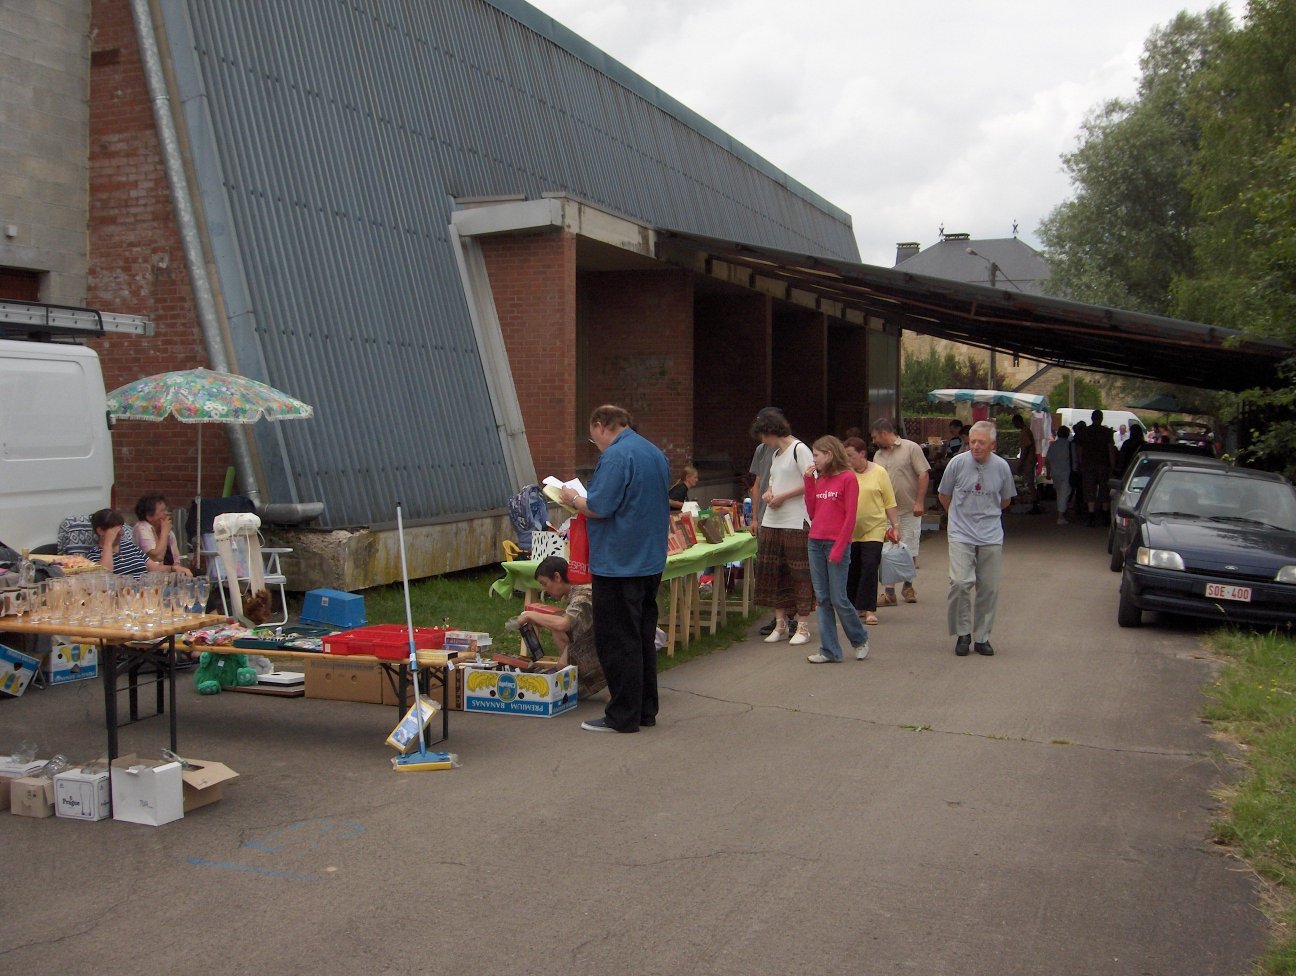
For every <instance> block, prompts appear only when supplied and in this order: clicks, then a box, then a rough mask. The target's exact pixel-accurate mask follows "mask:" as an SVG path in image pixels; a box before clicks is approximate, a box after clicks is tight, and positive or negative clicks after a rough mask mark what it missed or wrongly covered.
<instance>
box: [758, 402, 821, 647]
mask: <svg viewBox="0 0 1296 976" xmlns="http://www.w3.org/2000/svg"><path fill="white" fill-rule="evenodd" d="M752 434H753V435H754V436H755V437H757V438H758V439H759V440H760V441H761V442H762V443H763V444H765V446H766V447H768V448H769V449H770V451H771V458H770V476H769V487H767V488H766V489H765V492H764V494H763V495H762V498H763V500H764V502H765V514H764V518H763V520H762V521H761V526H760V536H759V537H758V539H757V549H756V602H757V603H758V604H760V605H761V606H764V607H773V608H774V629H773V630H772V631H770V634H769V636H768V637H766V638H765V642H766V643H767V644H773V643H776V642H778V641H781V640H787V641H789V643H792V644H808V643H809V642H810V611H811V610H813V609H814V587H813V585H812V583H811V579H810V557H809V552H808V549H807V546H806V539H807V536H806V524H807V522H809V517H808V515H807V514H806V505H805V474H806V472H807V471H809V470H812V469H813V468H814V457H813V455H812V454H811V452H810V448H808V447H806V446H805V445H804V444H802V443H801V442H800V441H799V440H797V439H796V438H795V437H793V436H792V428H791V427H789V426H788V422H787V419H786V418H784V416H783V415H782V414H781V413H777V412H774V413H771V412H767V411H762V412H761V413H760V414H759V415H758V416H757V417H756V422H755V423H753V424H752ZM791 617H795V618H796V629H795V630H792V629H791V628H789V626H788V619H789V618H791Z"/></svg>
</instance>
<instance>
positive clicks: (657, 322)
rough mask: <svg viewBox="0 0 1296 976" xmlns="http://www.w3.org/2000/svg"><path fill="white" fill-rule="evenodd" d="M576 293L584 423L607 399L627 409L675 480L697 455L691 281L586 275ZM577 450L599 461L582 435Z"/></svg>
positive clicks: (670, 275) (675, 276)
mask: <svg viewBox="0 0 1296 976" xmlns="http://www.w3.org/2000/svg"><path fill="white" fill-rule="evenodd" d="M577 296H578V306H577V307H578V330H579V333H580V341H581V344H582V346H583V347H584V349H585V354H586V361H585V364H584V384H583V395H582V397H581V402H580V403H579V404H578V410H579V411H580V413H581V415H582V420H583V419H587V418H588V415H589V411H590V410H592V409H593V408H595V407H597V406H599V405H601V404H604V403H615V404H618V405H619V406H622V407H625V408H626V409H627V410H629V411H630V413H631V415H632V416H633V417H634V419H635V424H636V426H637V427H638V430H639V433H641V434H643V436H644V437H646V438H648V439H649V440H650V441H652V442H653V443H654V444H656V445H657V446H658V447H660V448H661V449H662V451H664V452H665V454H666V457H667V459H668V460H669V461H670V466H671V477H672V479H674V478H675V477H677V476H678V473H679V468H680V467H682V466H683V465H684V464H687V463H688V462H689V461H690V460H692V458H693V283H692V278H691V277H690V276H689V274H688V273H687V272H685V271H677V270H665V271H609V272H582V273H581V274H579V275H578V278H577ZM582 430H583V424H582ZM577 451H578V453H577V462H578V464H584V465H587V466H592V465H593V464H594V463H595V461H596V460H597V452H596V451H595V449H594V448H593V447H592V446H590V445H588V444H586V443H585V441H584V439H582V440H580V441H579V442H578V448H577Z"/></svg>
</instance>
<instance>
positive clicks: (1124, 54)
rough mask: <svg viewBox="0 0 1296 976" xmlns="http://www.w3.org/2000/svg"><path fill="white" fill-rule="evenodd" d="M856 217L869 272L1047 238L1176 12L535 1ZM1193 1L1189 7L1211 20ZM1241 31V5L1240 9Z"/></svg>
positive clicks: (987, 1) (1129, 7) (1108, 3)
mask: <svg viewBox="0 0 1296 976" xmlns="http://www.w3.org/2000/svg"><path fill="white" fill-rule="evenodd" d="M533 2H534V3H535V5H536V6H537V7H539V8H540V9H541V10H543V11H544V12H545V13H548V14H549V15H550V16H552V17H554V19H555V20H557V21H558V22H560V23H561V24H563V25H564V26H565V27H567V28H568V29H570V30H572V31H573V32H575V33H577V34H579V35H581V36H582V37H584V38H585V39H586V40H588V41H589V42H590V43H592V44H594V45H596V46H597V47H599V48H601V49H602V50H604V51H605V52H606V53H607V54H609V55H611V56H612V57H614V58H616V59H617V60H618V61H621V62H622V63H624V64H626V65H627V66H629V67H630V68H632V69H633V70H634V71H636V72H638V73H639V74H641V75H643V76H644V77H645V78H646V79H647V80H648V81H649V82H650V83H652V84H654V85H656V86H657V87H659V88H661V89H662V90H663V91H665V92H667V93H668V94H670V95H671V96H673V97H674V98H676V99H678V100H679V101H681V102H683V103H684V104H685V105H687V106H688V107H689V108H691V109H692V110H693V111H695V112H697V113H698V114H699V115H702V116H703V117H705V118H707V119H709V120H710V121H711V122H713V123H715V124H716V125H717V126H719V127H720V128H721V129H723V130H725V131H726V132H728V133H729V134H730V135H732V136H733V137H734V138H736V139H738V140H739V141H740V142H742V143H744V144H746V145H747V146H749V147H750V148H751V149H752V150H753V151H755V152H757V153H759V154H760V155H762V156H764V157H765V158H766V159H768V160H769V161H770V162H771V163H773V164H774V165H775V166H777V167H778V168H780V169H782V170H784V171H785V172H787V173H788V174H790V175H791V176H792V177H793V178H794V179H796V180H798V181H799V182H801V183H803V184H804V185H806V186H808V187H809V188H810V189H812V190H813V191H815V192H816V193H818V194H819V195H820V196H822V197H824V198H825V199H827V200H829V201H831V202H832V203H834V204H836V205H837V206H839V207H841V208H842V209H843V210H845V211H847V212H848V213H850V214H851V215H852V217H853V219H854V226H855V234H856V239H857V240H858V242H859V248H860V257H861V260H863V261H865V262H868V263H873V264H883V265H889V264H891V263H892V261H893V260H894V256H895V244H896V242H897V241H901V240H917V241H920V242H921V243H922V244H923V246H924V247H925V246H927V245H929V244H932V243H934V242H935V240H936V233H937V229H938V227H939V226H940V225H941V224H942V223H943V224H944V226H945V229H946V230H947V231H966V232H967V233H970V234H972V235H973V237H1007V236H1009V235H1010V234H1011V232H1012V222H1013V221H1014V220H1016V221H1017V222H1018V224H1019V227H1020V236H1021V237H1022V238H1023V239H1024V240H1026V241H1027V242H1028V243H1031V244H1034V245H1036V246H1038V241H1037V239H1036V237H1035V230H1036V228H1037V227H1038V226H1039V223H1040V221H1041V220H1043V218H1044V217H1045V216H1047V214H1048V213H1049V211H1050V210H1052V209H1053V207H1055V206H1057V205H1058V204H1059V203H1061V202H1062V201H1063V200H1065V199H1066V198H1067V196H1068V195H1069V194H1070V186H1069V184H1068V181H1067V178H1066V175H1065V174H1064V173H1063V172H1062V169H1061V163H1060V160H1059V156H1060V154H1062V153H1064V152H1067V151H1070V150H1071V149H1073V148H1074V147H1075V138H1076V135H1077V133H1078V132H1079V128H1080V123H1081V121H1082V120H1083V118H1084V116H1085V114H1086V113H1087V112H1088V111H1089V110H1091V109H1092V108H1094V107H1095V106H1097V105H1098V104H1100V103H1101V102H1103V101H1106V100H1107V99H1109V98H1114V97H1119V96H1128V95H1131V94H1132V93H1133V91H1134V86H1135V82H1136V80H1137V77H1138V58H1139V55H1140V53H1141V52H1142V48H1143V42H1144V41H1145V40H1146V38H1147V37H1148V35H1149V33H1150V32H1151V31H1152V29H1153V27H1155V26H1158V25H1164V24H1166V23H1167V22H1169V21H1170V20H1171V19H1172V18H1173V17H1174V16H1175V14H1177V13H1178V12H1179V11H1180V10H1182V9H1184V5H1183V2H1182V0H1141V2H1140V3H1137V4H1131V3H1128V0H1092V2H1090V3H1088V4H1053V3H1039V2H1027V0H983V2H980V3H967V2H966V0H933V2H930V3H928V4H926V5H923V6H922V7H913V6H894V7H887V8H883V7H882V6H881V5H875V4H864V3H859V2H858V0H803V2H802V3H800V4H788V3H787V2H786V0H707V2H706V3H703V4H699V3H696V2H695V0H640V2H626V0H610V2H609V0H533ZM1206 6H1207V4H1206V3H1205V2H1201V0H1199V2H1197V3H1196V4H1195V6H1193V7H1190V8H1189V9H1196V10H1204V9H1205V8H1206ZM1233 6H1234V10H1235V15H1236V8H1237V3H1234V4H1233Z"/></svg>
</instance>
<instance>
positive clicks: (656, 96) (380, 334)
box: [160, 0, 858, 527]
mask: <svg viewBox="0 0 1296 976" xmlns="http://www.w3.org/2000/svg"><path fill="white" fill-rule="evenodd" d="M160 9H161V12H162V24H163V26H164V28H165V32H166V35H167V39H168V42H169V49H170V56H171V59H172V64H173V68H174V74H175V78H176V84H177V87H178V88H179V95H180V100H179V101H180V104H181V105H182V106H183V112H184V116H185V126H186V135H187V136H188V139H189V143H190V146H191V155H192V158H193V162H194V168H195V170H196V192H198V193H199V194H200V195H201V197H202V202H203V207H204V212H205V215H206V218H207V224H208V234H209V244H210V246H211V248H212V252H213V255H214V258H215V263H216V268H217V274H218V276H219V281H220V288H221V293H222V297H223V299H224V302H225V305H226V311H227V315H228V317H229V319H230V321H231V323H232V324H233V327H234V328H233V332H234V340H233V341H234V346H235V348H234V352H235V355H236V357H237V359H238V362H239V365H240V368H242V369H243V370H244V371H245V372H248V373H249V374H250V375H253V376H256V377H258V378H262V379H265V380H267V381H268V382H270V383H272V384H273V385H275V386H277V387H279V388H282V389H285V390H287V391H289V392H291V393H292V394H294V395H295V396H298V397H301V398H302V399H304V400H306V401H308V402H310V403H312V404H314V405H315V406H316V409H317V419H316V420H314V421H312V422H310V423H306V424H297V425H293V426H292V429H287V427H288V425H262V427H261V428H258V429H257V430H256V436H257V438H258V442H259V445H260V448H261V452H260V453H261V457H262V460H263V463H264V464H265V466H266V471H265V472H264V480H265V482H266V484H267V486H268V488H269V489H270V491H271V493H272V494H273V497H274V500H275V501H293V500H322V501H323V502H324V503H325V514H324V516H323V518H322V519H321V522H322V523H323V524H324V525H326V526H330V527H338V526H345V525H363V524H371V523H374V522H382V521H387V520H388V519H390V517H391V513H392V511H393V508H394V505H395V502H396V501H397V500H400V501H402V502H403V503H404V505H405V511H406V515H407V517H408V518H411V519H427V518H438V517H446V516H451V515H454V514H457V513H467V512H473V511H480V510H486V509H491V508H496V507H498V506H499V505H500V504H502V502H503V501H504V499H505V498H506V497H507V496H508V493H509V491H510V485H509V483H508V480H509V479H508V475H507V470H506V466H505V463H504V459H503V453H502V448H501V445H500V441H499V437H498V436H497V433H496V429H495V419H494V416H493V413H492V410H491V404H490V399H489V395H488V391H487V387H486V383H485V379H484V376H483V370H482V366H481V363H480V360H479V355H478V351H477V346H476V343H475V341H474V337H473V331H472V325H471V322H470V320H469V316H468V311H467V308H466V306H465V302H464V296H463V289H462V284H461V283H460V281H459V278H458V273H457V270H456V266H455V261H454V256H453V252H452V250H451V244H450V241H449V239H448V235H447V232H446V226H447V224H448V223H449V216H450V213H451V211H452V210H453V208H454V203H453V201H454V199H455V198H465V197H481V196H496V195H508V194H525V195H527V196H531V197H538V196H539V195H540V194H542V193H545V192H566V193H570V194H572V195H576V196H580V197H583V198H584V199H587V200H589V201H591V202H593V203H595V204H597V205H600V206H603V207H606V208H608V209H611V210H615V211H619V212H622V213H625V214H627V215H629V216H632V217H634V218H637V219H639V220H642V221H644V222H645V223H649V224H658V225H665V226H676V227H687V228H690V229H692V230H695V231H696V232H698V233H701V234H707V235H712V236H718V237H725V238H731V239H735V240H746V241H752V242H755V243H758V244H768V245H770V246H778V247H784V248H790V249H795V250H798V251H801V250H804V251H809V252H814V253H822V254H825V255H830V256H836V257H840V258H846V259H848V260H849V259H854V258H856V257H857V255H858V252H857V251H856V246H855V242H854V237H853V234H852V231H851V227H850V223H849V219H848V218H847V217H846V215H845V214H844V213H842V212H841V211H840V210H837V209H836V208H834V207H832V206H831V205H830V204H827V203H826V202H825V201H823V200H821V199H820V198H818V197H816V196H815V195H814V194H812V193H810V191H808V190H806V189H805V188H804V187H801V186H800V184H798V183H796V182H795V181H794V180H791V179H790V178H789V177H787V176H786V175H785V174H781V173H779V171H778V170H776V169H775V168H774V167H772V166H770V165H769V164H768V163H766V162H764V161H763V160H760V159H759V157H756V156H755V155H754V154H753V153H751V152H750V150H747V149H746V148H745V147H742V146H741V144H738V143H736V142H734V141H733V140H732V139H729V138H728V137H727V136H725V135H724V133H721V132H720V131H719V130H718V129H716V128H715V127H714V126H711V125H710V124H709V123H706V122H705V120H701V119H700V118H699V117H697V116H696V115H695V114H693V113H690V112H689V111H688V110H687V109H685V108H684V107H683V106H681V105H679V104H678V103H676V102H673V100H671V99H669V97H668V96H665V95H664V94H663V93H660V92H657V91H656V90H655V89H653V88H652V86H651V85H648V84H647V82H644V81H643V79H640V78H638V76H635V75H634V74H633V73H632V72H629V71H628V69H626V68H624V66H621V65H619V64H617V63H616V62H615V61H613V60H612V59H610V58H607V57H606V55H602V53H601V52H598V51H597V49H594V48H592V47H591V46H590V45H588V44H585V43H584V42H582V41H580V40H579V38H576V37H575V35H572V34H570V32H567V31H565V30H564V29H561V28H560V27H558V25H556V24H554V23H553V22H552V21H551V20H549V19H548V18H546V17H544V16H543V15H541V14H539V12H538V11H535V10H534V8H531V7H530V6H529V5H527V4H522V3H518V2H502V0H500V2H496V3H494V4H492V3H487V2H485V0H437V2H435V3H402V4H394V3H380V2H376V0H371V2H363V0H354V2H342V0H335V2H323V0H275V2H274V3H210V2H208V0H163V2H162V3H161V4H160ZM538 31H539V32H538ZM600 69H601V70H600Z"/></svg>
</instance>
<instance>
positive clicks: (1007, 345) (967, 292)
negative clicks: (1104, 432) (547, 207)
mask: <svg viewBox="0 0 1296 976" xmlns="http://www.w3.org/2000/svg"><path fill="white" fill-rule="evenodd" d="M657 240H658V243H657V255H658V257H659V258H661V259H662V260H665V261H670V262H672V263H675V264H680V265H683V266H685V267H688V268H691V269H692V270H694V271H697V272H699V273H703V274H708V275H713V276H716V277H721V278H723V279H724V280H727V281H729V282H732V283H736V284H740V285H745V286H746V287H750V288H758V289H759V290H761V291H763V292H765V293H766V294H776V296H777V290H776V289H777V287H782V288H784V289H786V294H785V296H784V297H786V298H787V299H788V300H797V294H798V293H800V295H801V296H805V295H806V293H810V294H812V295H813V296H814V301H813V304H814V305H815V306H816V307H819V308H821V309H823V310H825V311H829V312H830V313H831V312H832V311H833V310H834V305H835V304H840V306H842V309H843V310H845V311H849V312H853V313H854V314H853V316H852V317H855V318H858V316H859V315H861V314H862V315H867V316H876V317H878V318H881V319H883V320H885V321H886V322H889V323H891V324H893V325H895V326H898V327H900V328H903V329H908V330H909V331H911V332H918V333H921V334H923V335H930V336H936V337H937V338H941V339H950V340H953V341H955V342H963V343H967V344H968V345H973V346H979V347H981V348H983V349H990V348H994V349H995V350H996V351H998V352H1007V353H1012V354H1015V355H1019V356H1022V357H1025V358H1027V359H1036V360H1040V361H1042V362H1048V363H1052V364H1054V365H1056V366H1062V367H1076V368H1079V369H1090V370H1096V371H1099V372H1104V373H1116V374H1119V375H1123V376H1138V377H1143V378H1146V379H1154V380H1162V381H1164V382H1169V383H1175V384H1181V385H1184V386H1195V387H1200V388H1202V389H1207V390H1234V391H1236V390H1244V389H1249V388H1251V387H1256V386H1273V385H1277V384H1278V382H1279V379H1278V375H1277V367H1278V365H1279V363H1281V362H1282V360H1284V359H1286V358H1288V357H1290V356H1291V355H1292V354H1293V353H1294V352H1296V349H1293V347H1291V346H1289V345H1286V344H1285V343H1281V342H1278V341H1276V340H1272V339H1257V338H1252V337H1244V336H1243V334H1242V333H1240V332H1236V331H1234V330H1232V329H1223V328H1218V327H1216V326H1211V325H1203V324H1202V323H1199V322H1187V321H1184V320H1181V319H1171V318H1165V317H1164V316H1160V315H1145V314H1143V313H1141V312H1129V311H1124V310H1121V309H1116V308H1106V307H1104V306H1101V305H1085V304H1083V303H1081V302H1072V301H1066V300H1064V299H1060V298H1046V297H1043V296H1040V295H1030V294H1025V293H1022V292H1018V291H1012V290H1009V291H1005V290H1004V289H1002V288H987V287H984V286H980V285H969V284H964V283H962V282H958V281H950V280H947V279H944V278H930V277H926V276H924V275H916V274H912V273H909V272H905V271H902V270H899V269H893V268H879V267H875V266H873V265H867V264H852V263H850V262H847V261H839V260H834V259H831V258H818V257H813V256H809V255H805V254H794V253H791V252H788V251H778V250H775V249H772V248H767V247H753V246H751V245H747V244H742V243H737V242H733V241H722V240H717V239H715V238H707V237H701V236H698V235H694V234H688V233H684V232H681V231H671V230H659V231H658V232H657ZM744 279H746V280H744ZM771 286H775V288H774V289H772V287H771ZM802 304H804V298H802ZM838 314H839V317H841V315H840V313H838Z"/></svg>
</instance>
